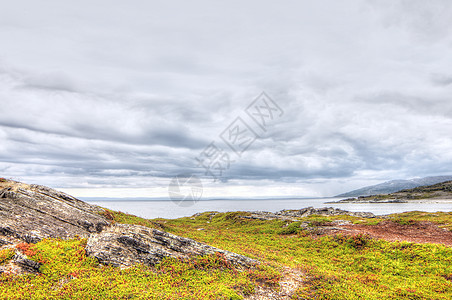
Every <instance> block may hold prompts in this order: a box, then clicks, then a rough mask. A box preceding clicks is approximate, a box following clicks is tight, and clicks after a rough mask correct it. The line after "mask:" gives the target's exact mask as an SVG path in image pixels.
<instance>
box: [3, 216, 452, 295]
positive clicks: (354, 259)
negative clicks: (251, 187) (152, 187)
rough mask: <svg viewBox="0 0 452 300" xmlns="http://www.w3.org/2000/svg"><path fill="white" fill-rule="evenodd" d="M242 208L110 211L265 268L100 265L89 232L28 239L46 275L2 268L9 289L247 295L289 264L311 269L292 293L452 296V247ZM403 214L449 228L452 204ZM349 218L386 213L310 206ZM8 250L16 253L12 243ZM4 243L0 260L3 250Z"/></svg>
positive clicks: (207, 261) (272, 281)
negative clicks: (91, 252) (151, 213)
mask: <svg viewBox="0 0 452 300" xmlns="http://www.w3.org/2000/svg"><path fill="white" fill-rule="evenodd" d="M241 214H243V213H240V212H237V213H221V214H215V215H213V214H210V213H204V214H202V215H200V216H198V217H196V218H181V219H176V220H164V219H157V220H152V221H150V220H144V219H141V218H137V217H133V216H129V215H126V214H122V213H118V212H111V211H110V212H109V213H108V217H109V218H110V219H112V220H115V221H117V222H121V223H132V224H137V223H138V224H141V225H144V226H149V227H155V228H163V229H164V230H166V231H169V232H172V233H175V234H178V235H182V236H186V237H190V238H194V239H196V240H198V241H201V242H205V243H208V244H210V245H213V246H216V247H219V248H222V249H226V250H229V251H233V252H237V253H240V254H244V255H247V256H250V257H252V258H257V259H259V260H261V261H262V262H264V264H263V266H262V267H261V268H260V269H257V270H251V271H240V270H236V269H234V268H233V267H231V266H229V265H227V264H226V263H225V261H224V260H223V259H222V257H218V256H209V257H204V258H199V259H197V260H193V261H191V262H190V263H184V262H180V261H177V260H173V259H168V260H165V261H164V262H163V263H161V264H160V265H158V266H156V267H154V268H149V267H145V266H136V267H134V268H130V269H124V270H121V269H118V268H113V267H106V266H99V264H98V263H97V262H96V261H95V260H94V259H92V258H89V257H86V256H85V252H84V245H85V243H86V241H85V240H68V241H62V240H54V239H51V240H45V241H42V242H40V243H38V244H36V245H22V246H21V249H22V251H26V252H27V253H28V254H29V256H30V257H31V258H32V259H34V260H36V261H40V262H41V263H43V266H42V267H41V270H40V271H41V274H40V275H27V276H22V277H14V276H10V275H0V287H1V288H0V298H2V299H39V298H41V299H52V298H63V299H75V298H77V299H109V298H110V299H111V298H114V299H134V298H142V299H242V298H243V297H246V295H248V294H250V293H252V292H253V291H254V289H255V286H256V285H258V284H266V285H269V286H274V287H275V288H277V284H276V283H277V281H278V280H279V278H280V275H279V272H280V271H281V270H282V267H283V266H286V267H290V268H294V269H299V270H301V271H302V272H303V273H304V274H305V281H304V284H303V286H302V287H300V288H298V290H297V291H296V293H295V295H294V296H293V299H452V249H451V248H448V247H445V246H442V245H433V244H422V245H421V244H413V243H406V242H396V243H394V242H386V241H380V240H372V239H369V238H368V237H366V236H357V237H354V238H352V237H345V236H340V235H339V236H334V237H331V236H326V237H317V238H315V237H312V236H311V235H309V234H308V233H307V231H305V230H304V229H302V228H301V227H300V224H301V221H300V222H294V223H291V224H287V223H286V222H284V221H278V220H275V221H260V220H250V219H243V218H240V215H241ZM391 218H392V219H394V220H397V221H399V222H408V223H409V222H410V220H429V221H434V222H437V223H439V224H441V225H442V226H446V227H448V226H449V228H450V225H451V224H452V214H444V213H443V214H427V213H420V212H416V213H409V214H402V215H393V216H391ZM332 219H348V220H350V221H352V222H354V223H364V224H365V223H371V224H372V223H376V222H379V221H381V220H380V219H360V218H356V217H349V216H335V217H331V218H326V217H319V216H311V217H309V218H304V219H303V220H302V221H306V220H309V221H310V222H311V224H313V225H316V224H322V223H328V222H330V221H331V220H332ZM3 256H4V257H9V256H10V254H7V253H4V254H3ZM3 256H2V254H1V253H0V260H1V257H3Z"/></svg>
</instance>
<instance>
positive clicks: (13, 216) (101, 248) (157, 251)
mask: <svg viewBox="0 0 452 300" xmlns="http://www.w3.org/2000/svg"><path fill="white" fill-rule="evenodd" d="M104 211H105V210H104V209H102V208H100V207H98V206H95V205H90V204H88V203H85V202H83V201H81V200H78V199H76V198H74V197H72V196H70V195H68V194H65V193H62V192H58V191H56V190H53V189H50V188H48V187H44V186H40V185H27V184H23V183H20V182H16V181H12V180H4V179H2V180H1V181H0V249H2V248H3V249H6V248H12V249H14V248H15V245H16V244H18V243H22V242H26V243H37V242H39V241H40V240H42V239H44V238H63V239H66V238H74V237H82V238H88V242H87V246H86V251H87V254H88V255H90V256H93V257H96V258H97V259H98V260H99V262H100V263H103V264H109V265H113V266H119V267H129V266H132V265H133V264H136V263H143V264H146V265H154V264H156V263H158V262H160V261H161V260H162V259H163V258H164V257H174V258H181V259H188V258H190V257H193V256H198V255H207V254H215V253H219V254H222V255H223V256H224V258H225V259H226V260H227V261H229V262H230V263H231V264H233V265H236V266H239V267H251V266H253V265H255V264H257V263H259V262H258V261H256V260H253V259H250V258H248V257H245V256H242V255H238V254H235V253H232V252H228V251H225V250H221V249H218V248H215V247H212V246H209V245H206V244H202V243H199V242H196V241H194V240H192V239H188V238H183V237H179V236H176V235H173V234H170V233H167V232H164V231H160V230H156V229H152V228H147V227H143V226H139V225H125V224H113V223H111V222H110V221H109V220H108V219H107V218H105V217H104V216H103V215H102V213H103V212H104ZM15 252H16V255H15V256H14V258H13V259H12V260H11V261H10V262H9V263H8V265H7V266H5V265H3V266H0V273H1V272H5V271H7V272H11V273H16V274H21V273H30V272H32V273H33V272H37V270H38V269H39V267H40V265H39V263H36V262H34V261H33V260H30V259H29V258H27V257H26V256H25V255H23V254H21V253H20V252H19V251H18V250H17V249H16V250H15ZM8 270H9V271H8ZM11 270H12V271H11Z"/></svg>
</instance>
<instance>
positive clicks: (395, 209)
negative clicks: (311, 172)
mask: <svg viewBox="0 0 452 300" xmlns="http://www.w3.org/2000/svg"><path fill="white" fill-rule="evenodd" d="M340 199H343V198H291V199H246V200H239V199H230V200H228V199H213V200H199V201H196V202H186V201H182V202H174V201H171V200H134V199H130V200H128V199H121V200H118V199H102V200H97V199H96V200H88V199H85V201H86V202H88V203H91V204H95V205H99V206H101V207H105V208H109V209H113V210H117V211H122V212H125V213H129V214H133V215H136V216H139V217H142V218H147V219H155V218H165V219H176V218H181V217H189V216H192V215H194V214H196V213H201V212H205V211H218V212H228V211H270V212H276V211H279V210H283V209H301V208H305V207H310V206H312V207H314V208H320V207H335V208H340V209H343V210H348V211H362V212H371V213H374V214H376V215H387V214H392V213H402V212H407V211H415V210H418V211H426V212H437V211H444V212H450V211H452V203H326V202H332V201H338V200H340Z"/></svg>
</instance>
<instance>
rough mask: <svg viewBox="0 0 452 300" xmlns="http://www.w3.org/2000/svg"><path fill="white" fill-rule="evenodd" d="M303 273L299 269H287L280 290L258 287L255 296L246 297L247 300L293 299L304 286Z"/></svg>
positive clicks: (280, 283)
mask: <svg viewBox="0 0 452 300" xmlns="http://www.w3.org/2000/svg"><path fill="white" fill-rule="evenodd" d="M302 277H303V273H302V272H301V271H300V270H297V269H291V268H286V269H285V271H284V273H283V278H282V279H281V281H280V282H279V285H280V288H279V290H276V289H272V288H270V287H258V288H257V291H256V293H255V294H253V295H250V296H248V297H245V300H263V299H269V300H288V299H291V298H292V295H293V294H294V293H295V291H296V290H297V288H298V287H300V286H301V284H302V281H303V280H302Z"/></svg>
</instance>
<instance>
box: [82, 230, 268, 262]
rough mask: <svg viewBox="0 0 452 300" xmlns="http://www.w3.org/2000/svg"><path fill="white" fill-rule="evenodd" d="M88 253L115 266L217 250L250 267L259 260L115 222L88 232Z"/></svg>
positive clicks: (202, 253) (228, 257) (216, 251)
mask: <svg viewBox="0 0 452 300" xmlns="http://www.w3.org/2000/svg"><path fill="white" fill-rule="evenodd" d="M86 252H87V254H88V255H89V256H93V257H96V258H97V259H98V260H99V262H101V263H103V264H109V265H113V266H118V267H128V266H132V265H133V264H136V263H143V264H145V265H155V264H156V263H158V262H160V261H161V260H162V259H163V258H164V257H174V258H181V259H188V258H190V257H193V256H199V255H201V256H202V255H207V254H215V253H220V254H222V255H224V257H225V259H226V260H227V261H229V262H230V263H231V264H233V265H236V266H238V267H251V266H253V265H256V264H258V263H259V262H258V261H256V260H253V259H251V258H248V257H246V256H243V255H239V254H236V253H232V252H229V251H225V250H221V249H218V248H215V247H212V246H209V245H206V244H203V243H199V242H197V241H194V240H192V239H188V238H183V237H180V236H177V235H174V234H171V233H167V232H164V231H160V230H157V229H152V228H148V227H144V226H139V225H126V224H116V225H113V226H111V227H109V228H107V229H105V230H104V231H102V232H101V233H97V234H92V235H91V236H90V238H89V239H88V243H87V245H86Z"/></svg>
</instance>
